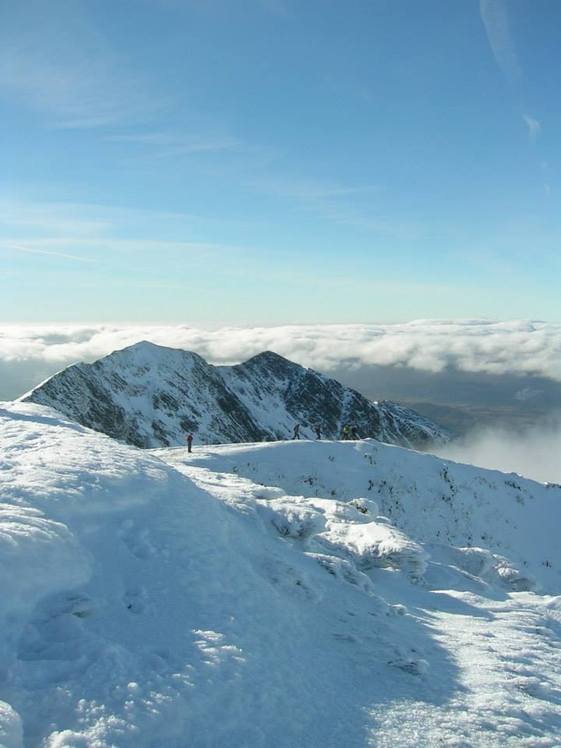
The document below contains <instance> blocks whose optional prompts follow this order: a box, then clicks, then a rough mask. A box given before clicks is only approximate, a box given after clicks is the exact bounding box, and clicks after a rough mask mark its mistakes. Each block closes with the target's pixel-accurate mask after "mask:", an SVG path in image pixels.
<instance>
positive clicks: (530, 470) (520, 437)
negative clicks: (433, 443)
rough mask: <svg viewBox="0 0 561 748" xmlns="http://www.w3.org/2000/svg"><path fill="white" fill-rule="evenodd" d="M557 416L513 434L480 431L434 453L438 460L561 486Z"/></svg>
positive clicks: (560, 417) (560, 435) (560, 422)
mask: <svg viewBox="0 0 561 748" xmlns="http://www.w3.org/2000/svg"><path fill="white" fill-rule="evenodd" d="M560 452H561V415H560V414H558V413H557V414H555V415H554V416H552V417H551V420H550V421H549V422H548V423H547V424H545V425H543V424H542V425H540V426H539V427H534V428H530V429H527V430H526V431H525V432H523V433H514V432H513V431H510V430H506V429H483V430H477V431H475V432H473V433H471V434H469V435H468V436H467V437H466V438H465V439H462V440H461V441H455V442H453V443H452V444H450V445H448V446H446V447H444V448H443V449H441V450H439V451H438V454H439V455H440V456H441V457H446V458H448V459H452V460H456V461H458V462H467V463H471V464H473V465H479V466H481V467H485V468H491V469H494V470H501V471H503V472H516V473H519V474H521V475H524V476H526V477H527V478H533V479H534V480H537V481H540V482H549V483H561V463H560V462H559V454H560Z"/></svg>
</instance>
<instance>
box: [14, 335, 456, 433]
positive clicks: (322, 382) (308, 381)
mask: <svg viewBox="0 0 561 748" xmlns="http://www.w3.org/2000/svg"><path fill="white" fill-rule="evenodd" d="M21 399H22V400H24V401H30V402H35V403H38V404H42V405H49V406H51V407H53V408H56V409H57V410H58V411H59V412H61V413H63V414H64V415H66V416H68V417H69V418H72V419H73V420H75V421H77V422H78V423H81V424H82V425H84V426H89V427H91V428H93V429H95V430H96V431H102V432H103V433H105V434H108V435H109V436H112V437H113V438H115V439H118V440H119V441H122V442H125V443H127V444H133V445H135V446H138V447H163V446H172V445H179V444H184V443H185V436H186V434H187V433H188V432H193V433H194V434H195V435H196V440H197V441H198V442H202V443H206V444H220V443H225V442H228V443H230V442H255V441H270V440H276V439H286V438H288V437H289V436H291V435H292V430H293V427H294V424H295V423H300V424H301V435H302V436H303V437H312V436H315V432H314V426H315V425H316V424H320V425H321V430H322V434H323V435H324V436H325V437H327V438H329V439H333V438H339V436H340V434H341V430H342V428H343V426H344V424H346V423H349V424H354V425H355V426H356V427H357V429H358V433H359V434H360V435H361V436H363V437H375V438H377V439H380V440H382V441H386V442H390V443H394V444H401V445H404V446H421V445H427V444H429V443H431V442H434V441H440V442H442V441H445V440H446V439H447V434H446V432H445V431H444V430H443V429H441V428H440V427H438V426H436V425H435V424H434V423H432V422H431V421H429V420H427V419H425V418H423V417H422V416H420V415H419V414H417V413H415V412H414V411H412V410H408V409H407V408H403V407H401V406H399V405H397V404H395V403H391V402H381V403H372V402H370V401H369V400H367V399H366V398H365V397H363V396H362V395H360V394H359V393H358V392H355V391H354V390H352V389H350V388H348V387H344V386H343V385H341V384H340V383H339V382H337V381H335V380H334V379H329V378H328V377H326V376H324V375H322V374H319V373H317V372H315V371H313V370H312V369H305V368H304V367H302V366H299V365H298V364H295V363H293V362H291V361H288V360H287V359H285V358H283V357H282V356H279V355H278V354H276V353H272V352H270V351H267V352H265V353H261V354H259V355H257V356H254V357H253V358H251V359H250V360H249V361H246V362H245V363H243V364H239V365H238V366H231V367H227V366H212V365H211V364H208V363H207V362H206V361H205V360H204V359H202V358H201V357H200V356H198V355H197V354H195V353H190V352H188V351H182V350H176V349H173V348H164V347H162V346H158V345H155V344H153V343H148V342H141V343H137V344H135V345H132V346H130V347H129V348H125V349H124V350H121V351H115V352H114V353H112V354H111V355H109V356H106V357H105V358H102V359H100V360H99V361H96V362H95V363H93V364H75V365H74V366H70V367H68V368H67V369H64V371H62V372H60V373H59V374H56V375H55V376H54V377H52V378H50V379H48V380H47V381H46V382H44V383H43V384H41V385H39V386H38V387H36V388H35V389H34V390H32V391H31V392H30V393H28V394H27V395H24V396H23V398H21Z"/></svg>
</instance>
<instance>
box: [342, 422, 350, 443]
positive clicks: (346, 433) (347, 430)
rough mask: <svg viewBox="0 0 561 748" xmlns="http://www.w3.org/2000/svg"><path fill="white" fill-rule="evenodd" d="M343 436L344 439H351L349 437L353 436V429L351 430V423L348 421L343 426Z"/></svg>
mask: <svg viewBox="0 0 561 748" xmlns="http://www.w3.org/2000/svg"><path fill="white" fill-rule="evenodd" d="M341 438H342V439H343V440H344V441H348V440H349V439H350V438H351V430H350V428H349V424H348V423H346V424H345V425H344V426H343V433H342V434H341Z"/></svg>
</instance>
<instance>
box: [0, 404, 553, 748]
mask: <svg viewBox="0 0 561 748" xmlns="http://www.w3.org/2000/svg"><path fill="white" fill-rule="evenodd" d="M560 527H561V487H559V486H554V485H542V484H538V483H534V482H532V481H529V480H525V479H523V478H521V477H519V476H516V475H506V474H502V473H498V472H496V471H489V470H482V469H479V468H476V467H471V466H465V465H458V464H455V463H452V462H448V461H443V460H441V459H439V458H437V457H434V456H432V455H429V454H421V453H416V452H412V451H409V450H406V449H402V448H400V447H394V446H389V445H385V444H380V443H379V442H376V441H373V440H366V441H359V442H310V441H302V442H277V443H269V444H262V443H261V444H251V445H245V444H244V445H224V446H218V447H213V446H209V447H195V450H194V452H193V454H187V451H186V449H184V448H170V449H160V450H155V451H152V452H150V451H140V450H138V449H134V448H131V447H129V446H127V445H125V444H120V443H118V442H115V441H114V440H112V439H110V438H108V437H107V436H105V435H103V434H100V433H96V432H95V431H92V430H90V429H87V428H84V427H83V426H80V425H78V424H76V423H75V422H72V421H69V420H67V419H65V418H64V417H62V416H61V415H60V414H59V413H57V412H56V411H54V410H52V409H50V408H47V407H43V406H38V405H35V404H33V403H22V402H18V403H6V404H0V589H1V591H2V594H1V597H0V674H1V677H0V745H1V746H2V748H24V746H25V748H78V746H79V747H80V748H111V747H114V746H118V747H119V748H163V747H164V746H165V748H186V746H189V748H207V747H208V746H226V745H232V746H246V748H258V747H265V746H275V748H295V746H322V747H325V748H335V747H336V746H337V747H338V746H343V745H344V746H345V747H346V748H367V746H368V747H370V748H389V747H390V746H391V747H392V748H400V747H404V748H413V747H414V748H433V747H434V746H453V745H455V746H470V748H471V747H474V748H503V747H504V746H509V745H510V746H516V748H534V747H535V746H549V748H554V746H558V745H559V735H560V734H561V596H560V595H561V544H560V543H559V528H560Z"/></svg>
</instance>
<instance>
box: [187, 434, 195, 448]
mask: <svg viewBox="0 0 561 748" xmlns="http://www.w3.org/2000/svg"><path fill="white" fill-rule="evenodd" d="M186 438H187V451H188V452H190V451H191V445H192V444H193V434H187V437H186Z"/></svg>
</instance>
